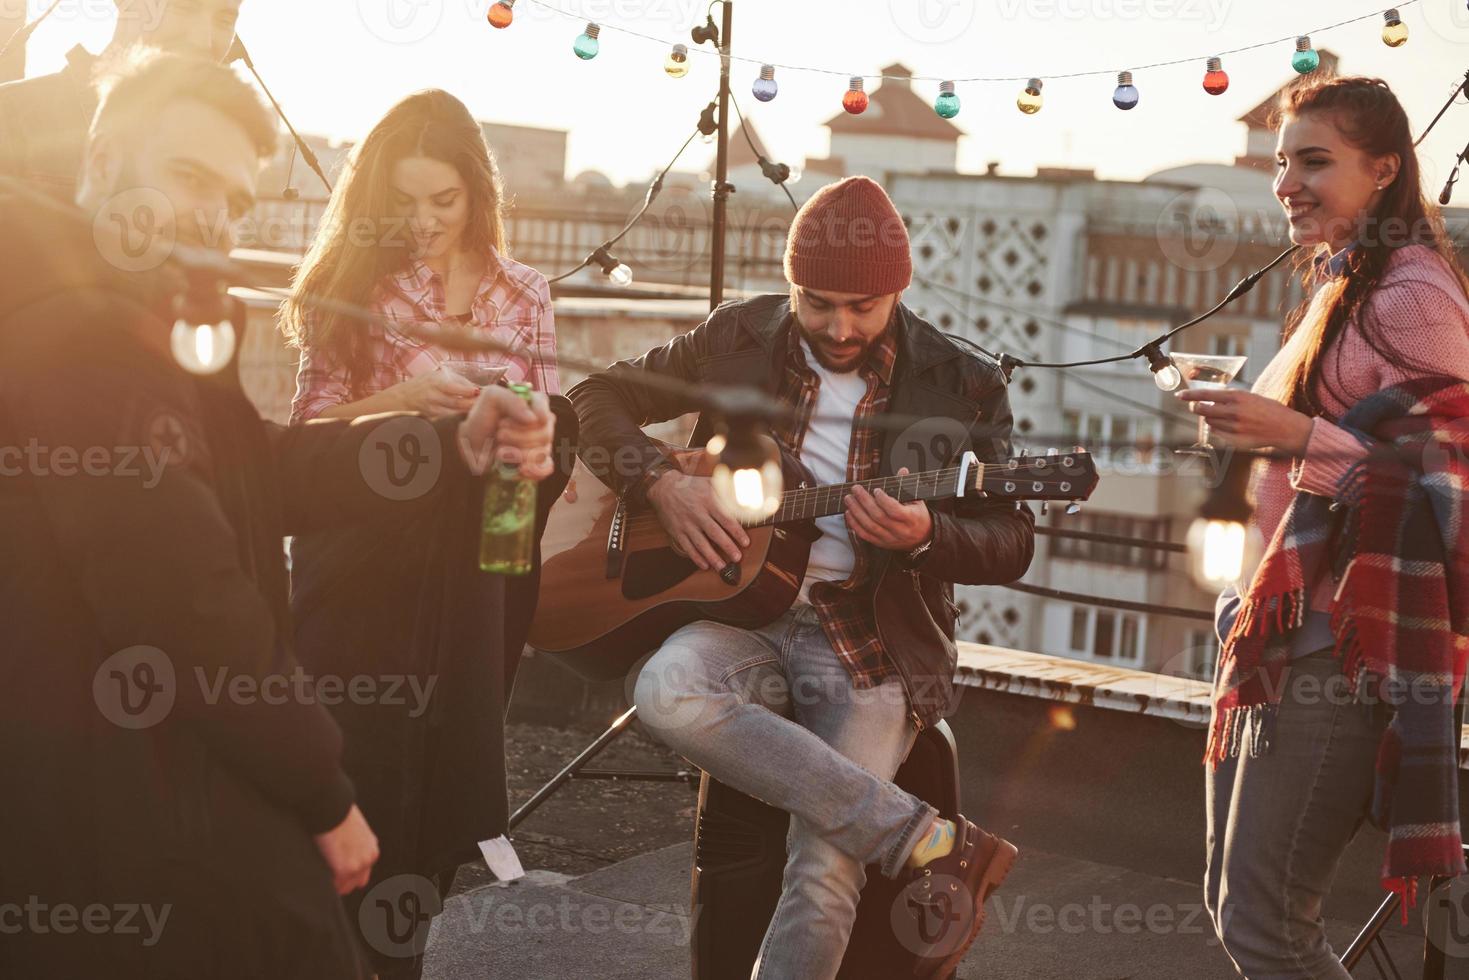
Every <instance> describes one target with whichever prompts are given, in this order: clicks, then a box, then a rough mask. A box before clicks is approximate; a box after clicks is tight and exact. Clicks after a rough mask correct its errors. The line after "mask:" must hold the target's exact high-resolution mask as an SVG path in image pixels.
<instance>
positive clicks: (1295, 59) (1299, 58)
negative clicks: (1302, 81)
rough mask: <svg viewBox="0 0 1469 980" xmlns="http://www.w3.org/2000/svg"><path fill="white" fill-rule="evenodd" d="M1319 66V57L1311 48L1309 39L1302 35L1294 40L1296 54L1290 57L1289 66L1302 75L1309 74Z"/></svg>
mask: <svg viewBox="0 0 1469 980" xmlns="http://www.w3.org/2000/svg"><path fill="white" fill-rule="evenodd" d="M1320 64H1321V56H1320V55H1319V54H1317V53H1316V51H1315V49H1314V48H1312V47H1311V39H1310V38H1309V37H1307V36H1306V35H1304V34H1302V35H1301V36H1300V37H1298V38H1296V53H1295V54H1293V55H1291V57H1290V66H1291V67H1292V68H1294V69H1295V70H1296V71H1298V72H1300V73H1301V74H1302V75H1307V74H1310V73H1311V72H1313V71H1315V70H1316V68H1317V66H1319V65H1320Z"/></svg>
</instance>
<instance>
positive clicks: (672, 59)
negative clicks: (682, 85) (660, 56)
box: [663, 44, 689, 78]
mask: <svg viewBox="0 0 1469 980" xmlns="http://www.w3.org/2000/svg"><path fill="white" fill-rule="evenodd" d="M663 70H664V71H666V72H667V73H668V77H669V78H683V77H684V76H685V75H687V74H688V73H689V47H688V45H686V44H675V45H674V46H673V50H672V51H670V52H668V60H667V61H665V62H664V63H663Z"/></svg>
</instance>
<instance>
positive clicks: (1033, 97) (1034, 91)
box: [1015, 78, 1043, 116]
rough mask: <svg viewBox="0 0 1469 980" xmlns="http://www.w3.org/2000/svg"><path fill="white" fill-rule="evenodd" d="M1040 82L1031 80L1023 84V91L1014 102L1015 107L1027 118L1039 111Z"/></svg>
mask: <svg viewBox="0 0 1469 980" xmlns="http://www.w3.org/2000/svg"><path fill="white" fill-rule="evenodd" d="M1042 101H1043V100H1042V99H1041V80H1040V79H1039V78H1032V79H1031V80H1030V81H1028V82H1026V83H1025V91H1023V92H1021V93H1020V97H1019V98H1018V99H1016V100H1015V105H1016V107H1017V108H1018V109H1019V110H1020V111H1021V112H1023V113H1025V114H1026V115H1027V116H1033V115H1035V114H1036V113H1037V112H1040V111H1041V104H1042Z"/></svg>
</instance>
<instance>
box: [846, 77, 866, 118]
mask: <svg viewBox="0 0 1469 980" xmlns="http://www.w3.org/2000/svg"><path fill="white" fill-rule="evenodd" d="M842 108H843V109H846V110H847V111H848V112H850V113H851V114H852V115H854V116H856V115H861V114H862V113H864V112H866V111H867V93H866V92H864V91H862V79H861V78H858V77H856V76H853V78H852V81H851V84H850V85H849V86H848V88H847V94H846V95H843V96H842Z"/></svg>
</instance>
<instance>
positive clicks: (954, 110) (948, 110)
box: [933, 82, 959, 119]
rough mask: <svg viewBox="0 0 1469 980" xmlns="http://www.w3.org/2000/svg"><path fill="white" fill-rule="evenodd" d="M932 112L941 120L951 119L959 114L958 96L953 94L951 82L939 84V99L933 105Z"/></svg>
mask: <svg viewBox="0 0 1469 980" xmlns="http://www.w3.org/2000/svg"><path fill="white" fill-rule="evenodd" d="M933 111H934V112H937V113H938V114H939V117H940V118H941V119H953V118H954V117H955V116H957V115H958V114H959V96H957V95H955V94H954V83H953V82H939V97H938V101H936V102H934V104H933Z"/></svg>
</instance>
